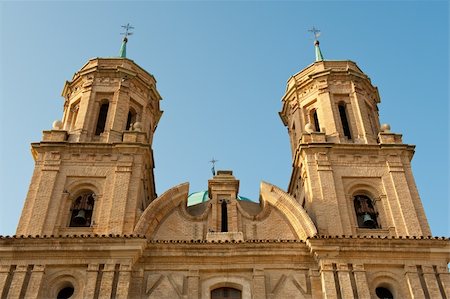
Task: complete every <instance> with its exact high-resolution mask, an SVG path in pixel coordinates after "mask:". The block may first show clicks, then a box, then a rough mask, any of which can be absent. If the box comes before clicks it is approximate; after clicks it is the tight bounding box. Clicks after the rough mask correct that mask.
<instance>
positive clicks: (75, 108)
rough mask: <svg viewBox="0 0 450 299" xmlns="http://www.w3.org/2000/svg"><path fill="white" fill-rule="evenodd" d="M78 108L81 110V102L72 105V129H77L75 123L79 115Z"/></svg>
mask: <svg viewBox="0 0 450 299" xmlns="http://www.w3.org/2000/svg"><path fill="white" fill-rule="evenodd" d="M78 110H79V103H76V104H73V105H72V107H70V120H69V129H70V130H73V129H75V123H76V121H77V117H78Z"/></svg>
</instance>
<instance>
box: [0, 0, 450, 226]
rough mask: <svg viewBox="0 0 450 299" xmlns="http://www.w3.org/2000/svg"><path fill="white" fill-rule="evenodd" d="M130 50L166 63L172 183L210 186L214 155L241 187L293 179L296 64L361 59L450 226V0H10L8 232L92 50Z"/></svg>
mask: <svg viewBox="0 0 450 299" xmlns="http://www.w3.org/2000/svg"><path fill="white" fill-rule="evenodd" d="M127 22H129V23H131V24H132V25H133V26H134V27H135V30H134V32H135V34H134V35H133V36H132V37H131V38H130V41H129V43H128V49H127V50H128V52H127V54H128V57H129V58H130V59H133V60H134V61H135V62H136V63H138V64H139V65H140V66H142V67H143V68H144V69H146V70H148V71H149V72H150V73H152V74H153V75H154V76H155V77H156V79H157V80H158V85H157V87H158V90H159V92H160V93H161V95H162V97H163V101H162V102H161V107H162V110H164V111H165V112H164V115H163V117H162V119H161V121H160V123H159V126H158V129H157V131H156V135H155V139H154V144H153V149H154V157H155V162H156V163H155V164H156V168H155V175H156V187H157V191H158V194H161V193H162V192H164V191H165V190H167V189H168V188H170V187H171V186H174V185H177V184H179V183H182V182H185V181H189V182H190V183H191V186H190V190H191V192H194V191H199V190H204V189H206V188H207V180H208V179H209V178H210V177H211V170H210V165H209V163H208V161H209V160H211V158H212V157H213V156H214V157H215V158H216V159H218V160H219V162H218V163H217V169H232V170H233V171H234V174H235V176H236V177H237V178H238V179H240V180H241V183H240V194H241V195H243V196H245V197H250V198H253V199H255V200H257V199H258V193H259V183H260V181H261V180H265V181H268V182H271V183H273V184H275V185H278V186H280V187H281V188H283V189H286V188H287V184H288V182H289V177H290V173H291V168H292V166H291V153H290V147H289V138H288V135H287V131H286V129H285V128H284V127H283V125H282V123H281V120H280V119H279V116H278V111H280V109H281V102H280V99H281V97H282V95H283V93H284V90H285V87H286V81H287V80H288V79H289V77H290V76H292V75H293V74H295V73H296V72H298V71H300V70H301V69H302V68H304V67H306V66H308V65H309V64H310V63H312V62H313V60H314V49H313V38H312V36H311V35H310V34H309V33H308V32H307V30H308V29H309V28H311V27H312V26H313V25H314V26H317V27H318V28H320V29H321V30H322V35H321V37H320V40H321V48H322V52H323V54H324V56H325V59H332V60H347V59H349V60H353V61H355V62H356V63H357V64H358V65H359V67H360V68H361V69H362V70H363V71H364V72H365V73H366V74H367V75H368V76H369V77H370V78H371V79H372V83H373V84H374V85H376V86H378V88H379V92H380V96H381V101H382V102H381V105H380V106H379V108H380V117H381V121H382V122H383V123H385V122H386V123H389V124H391V127H392V131H394V132H396V133H402V134H403V140H404V142H405V143H409V144H416V145H417V148H416V154H415V157H414V159H413V163H412V166H413V171H414V174H415V178H416V183H417V186H418V189H419V193H420V195H421V198H422V201H423V205H424V207H425V211H426V213H427V216H428V220H429V222H430V226H431V229H432V231H433V234H434V235H449V230H450V229H449V227H450V224H449V214H450V210H449V189H448V185H449V184H448V182H449V174H448V168H449V160H448V153H449V149H448V137H449V123H448V114H449V107H448V100H449V90H448V86H449V49H448V45H449V32H448V31H449V6H448V3H447V1H414V2H409V1H399V2H394V1H389V2H388V1H382V2H364V1H361V2H356V1H351V2H339V1H326V2H321V1H315V2H303V1H289V2H271V1H265V2H256V1H248V2H240V1H233V2H208V1H200V2H187V1H183V2H162V1H161V2H146V1H140V2H128V1H127V2H87V1H86V2H81V1H77V2H38V1H35V2H1V3H0V43H1V44H0V140H1V147H0V194H1V197H0V200H1V202H2V205H1V208H0V234H3V235H6V234H14V231H15V227H16V225H17V221H18V219H19V215H20V212H21V209H22V206H23V201H24V199H25V196H26V193H27V189H28V184H29V182H30V178H31V175H32V171H33V160H32V158H31V155H30V145H29V144H30V143H31V142H37V141H39V140H40V139H41V134H42V130H47V129H50V128H51V124H52V122H53V120H55V119H60V118H61V116H62V104H63V100H62V98H61V97H60V93H61V91H62V88H63V85H64V82H65V80H70V79H71V78H72V75H73V73H74V72H76V71H77V70H78V69H79V68H80V67H81V66H82V65H83V64H84V63H85V62H86V61H87V60H88V59H89V58H92V57H110V56H117V54H118V51H119V48H120V42H121V36H120V35H119V32H120V31H121V28H120V25H122V24H125V23H127Z"/></svg>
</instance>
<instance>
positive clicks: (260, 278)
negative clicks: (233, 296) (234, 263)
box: [253, 269, 266, 298]
mask: <svg viewBox="0 0 450 299" xmlns="http://www.w3.org/2000/svg"><path fill="white" fill-rule="evenodd" d="M265 281H266V277H265V275H264V269H253V298H266V284H265Z"/></svg>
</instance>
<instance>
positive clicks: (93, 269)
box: [84, 264, 99, 298]
mask: <svg viewBox="0 0 450 299" xmlns="http://www.w3.org/2000/svg"><path fill="white" fill-rule="evenodd" d="M98 267H99V265H98V264H89V265H88V268H87V270H86V286H85V288H84V297H85V298H94V295H95V285H96V283H97V276H98Z"/></svg>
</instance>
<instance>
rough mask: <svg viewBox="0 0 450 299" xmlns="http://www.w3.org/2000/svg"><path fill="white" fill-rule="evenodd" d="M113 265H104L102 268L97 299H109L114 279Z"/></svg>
mask: <svg viewBox="0 0 450 299" xmlns="http://www.w3.org/2000/svg"><path fill="white" fill-rule="evenodd" d="M114 270H115V264H106V265H105V268H103V273H102V281H101V283H100V292H99V295H98V298H99V299H110V298H111V294H112V285H113V279H114Z"/></svg>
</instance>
